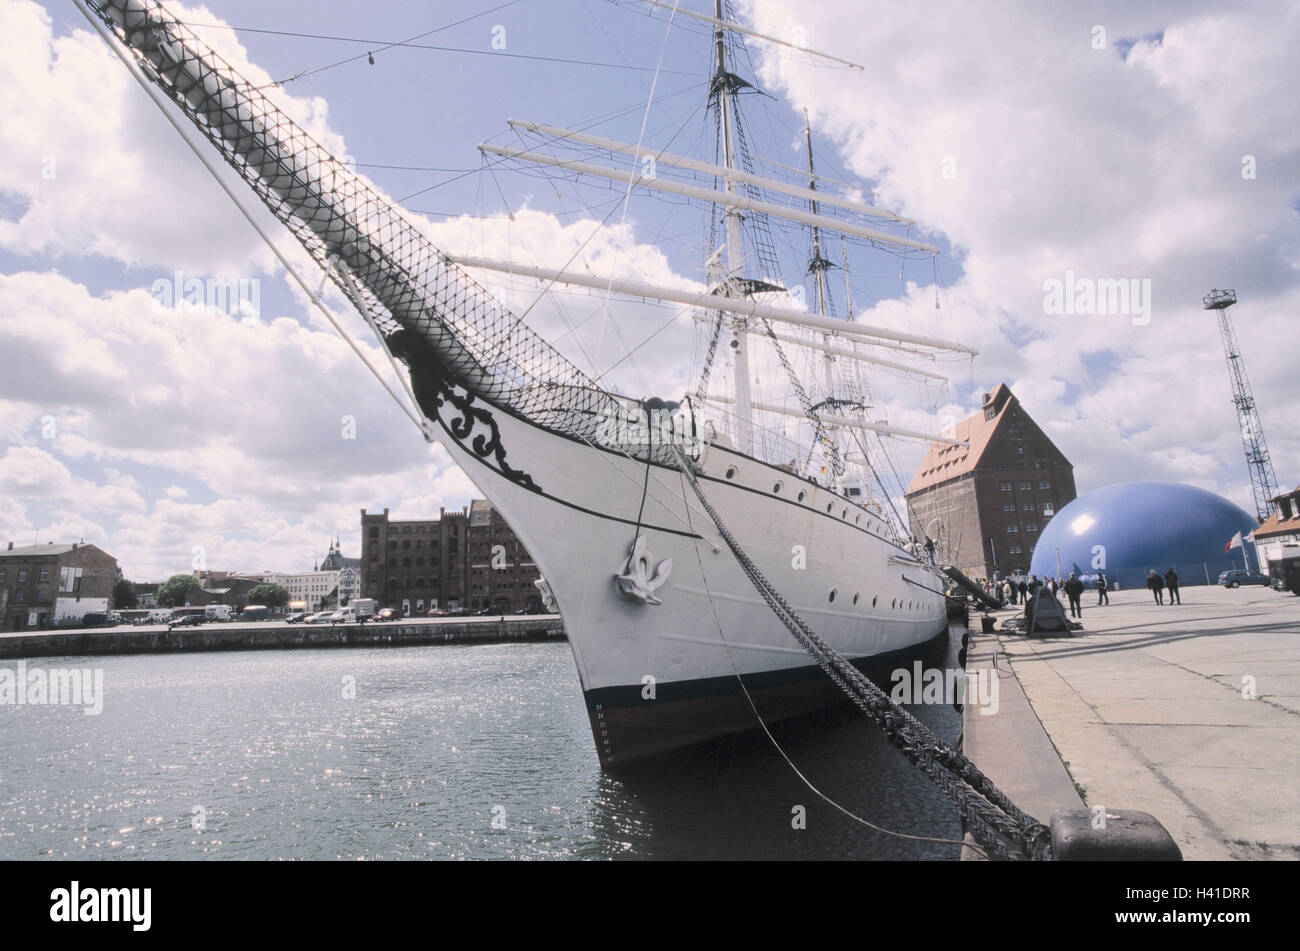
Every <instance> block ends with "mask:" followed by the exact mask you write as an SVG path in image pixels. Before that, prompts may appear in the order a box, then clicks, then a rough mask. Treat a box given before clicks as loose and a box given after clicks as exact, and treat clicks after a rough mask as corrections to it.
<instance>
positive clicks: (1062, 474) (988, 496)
mask: <svg viewBox="0 0 1300 951" xmlns="http://www.w3.org/2000/svg"><path fill="white" fill-rule="evenodd" d="M954 436H955V438H957V439H960V440H962V441H964V442H968V443H969V446H952V445H947V444H944V443H932V444H931V445H930V450H929V452H928V453H927V454H926V457H925V460H924V461H923V462H922V463H921V468H920V469H919V470H918V471H917V473H916V477H915V478H913V479H912V484H911V485H910V486H908V489H907V517H908V521H909V523H910V525H911V531H912V534H913V535H914V536H915V537H916V538H918V539H924V538H925V537H926V528H927V527H929V526H931V525H932V524H933V525H935V528H934V534H936V535H937V536H938V538H937V542H938V546H937V552H936V557H938V558H939V560H941V561H942V562H944V563H945V564H951V565H955V566H956V567H958V568H960V569H961V570H962V571H964V572H965V573H966V574H968V575H970V576H971V577H972V578H977V579H978V578H993V577H995V576H999V577H1006V576H1007V575H1011V574H1017V573H1020V574H1023V573H1025V572H1027V571H1028V570H1029V560H1030V556H1031V555H1032V554H1033V551H1034V545H1035V544H1036V543H1037V542H1038V536H1039V533H1040V532H1041V531H1042V530H1043V527H1044V526H1045V525H1046V524H1047V521H1048V520H1049V519H1051V518H1052V516H1053V515H1054V514H1056V513H1057V512H1059V511H1060V510H1061V508H1062V507H1063V506H1064V505H1066V503H1068V502H1071V501H1073V500H1074V497H1075V495H1076V492H1075V488H1074V466H1073V465H1071V463H1070V461H1069V460H1068V459H1066V458H1065V456H1064V454H1062V452H1061V450H1059V449H1057V448H1056V445H1055V444H1054V443H1053V442H1052V441H1051V439H1049V438H1048V437H1047V435H1046V434H1045V433H1044V432H1043V431H1042V429H1040V428H1039V427H1038V425H1037V424H1036V423H1035V422H1034V421H1033V420H1032V419H1031V418H1030V417H1029V414H1028V413H1027V412H1025V410H1024V408H1023V407H1022V406H1021V405H1020V401H1019V400H1017V399H1016V397H1015V395H1014V394H1012V392H1011V390H1010V389H1009V388H1008V387H1007V385H1006V384H1005V383H1000V384H998V387H997V389H995V390H994V391H993V392H992V393H985V394H984V400H983V406H982V408H981V410H980V412H978V413H975V414H973V415H971V416H969V417H967V418H966V419H964V420H962V421H961V422H960V423H958V424H957V426H956V431H955V433H954ZM936 519H937V520H939V522H938V524H936V523H935V520H936Z"/></svg>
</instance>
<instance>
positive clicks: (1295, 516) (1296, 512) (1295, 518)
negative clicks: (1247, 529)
mask: <svg viewBox="0 0 1300 951" xmlns="http://www.w3.org/2000/svg"><path fill="white" fill-rule="evenodd" d="M1283 499H1287V500H1289V501H1290V502H1291V506H1290V508H1291V517H1290V518H1283V517H1282V515H1283V514H1284V513H1283V511H1282V506H1281V505H1278V504H1277V503H1278V502H1281V501H1282V500H1283ZM1269 501H1270V502H1273V503H1274V505H1273V513H1272V514H1271V515H1269V517H1268V518H1266V519H1264V521H1263V522H1261V523H1260V525H1259V528H1257V529H1255V540H1256V541H1259V540H1260V539H1261V538H1272V537H1273V536H1274V535H1297V534H1300V486H1296V488H1295V489H1293V490H1292V491H1290V492H1283V493H1282V494H1281V495H1277V496H1274V497H1273V498H1271V499H1269Z"/></svg>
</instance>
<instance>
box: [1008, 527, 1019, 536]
mask: <svg viewBox="0 0 1300 951" xmlns="http://www.w3.org/2000/svg"><path fill="white" fill-rule="evenodd" d="M1018 531H1020V526H1019V525H1008V526H1007V534H1008V535H1014V534H1015V533H1016V532H1018Z"/></svg>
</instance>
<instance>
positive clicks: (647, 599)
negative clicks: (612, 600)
mask: <svg viewBox="0 0 1300 951" xmlns="http://www.w3.org/2000/svg"><path fill="white" fill-rule="evenodd" d="M672 570H673V560H672V559H671V558H666V559H664V560H663V561H661V562H659V567H658V568H656V569H655V573H654V577H649V573H650V555H649V553H648V552H647V551H646V550H645V536H644V535H638V536H637V537H636V541H635V542H633V543H632V551H631V553H630V554H629V555H628V557H627V565H626V567H624V569H623V574H621V575H615V576H614V586H615V587H616V588H618V593H619V594H621V595H622V596H623V597H624V598H626V599H627V600H628V601H636V602H638V603H640V604H663V602H662V601H660V600H659V599H658V598H656V597H655V592H656V591H658V590H659V589H660V588H662V587H663V586H664V583H665V582H666V581H667V580H668V575H669V574H671V573H672Z"/></svg>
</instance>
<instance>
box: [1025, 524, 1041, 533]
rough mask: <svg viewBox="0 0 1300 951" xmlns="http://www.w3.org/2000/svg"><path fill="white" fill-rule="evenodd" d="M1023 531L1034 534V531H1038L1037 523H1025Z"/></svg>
mask: <svg viewBox="0 0 1300 951" xmlns="http://www.w3.org/2000/svg"><path fill="white" fill-rule="evenodd" d="M1025 531H1027V532H1036V531H1038V523H1037V522H1025Z"/></svg>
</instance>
